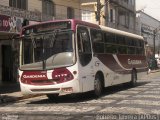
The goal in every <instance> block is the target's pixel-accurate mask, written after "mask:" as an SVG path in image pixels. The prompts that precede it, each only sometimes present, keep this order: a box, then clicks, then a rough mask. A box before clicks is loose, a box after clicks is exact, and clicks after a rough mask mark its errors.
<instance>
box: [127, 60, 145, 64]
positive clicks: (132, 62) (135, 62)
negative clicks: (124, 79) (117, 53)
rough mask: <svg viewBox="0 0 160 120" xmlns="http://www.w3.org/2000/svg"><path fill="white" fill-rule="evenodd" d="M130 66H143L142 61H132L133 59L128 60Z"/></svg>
mask: <svg viewBox="0 0 160 120" xmlns="http://www.w3.org/2000/svg"><path fill="white" fill-rule="evenodd" d="M128 64H129V65H130V64H134V65H138V64H142V61H141V60H131V59H128Z"/></svg>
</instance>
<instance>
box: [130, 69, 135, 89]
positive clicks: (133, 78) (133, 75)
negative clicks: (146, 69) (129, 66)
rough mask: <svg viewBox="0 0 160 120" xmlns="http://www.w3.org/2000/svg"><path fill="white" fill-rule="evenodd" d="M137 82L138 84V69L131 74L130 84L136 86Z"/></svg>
mask: <svg viewBox="0 0 160 120" xmlns="http://www.w3.org/2000/svg"><path fill="white" fill-rule="evenodd" d="M136 84H137V73H136V70H133V71H132V74H131V82H130V85H131V87H134V86H136Z"/></svg>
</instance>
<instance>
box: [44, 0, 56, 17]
mask: <svg viewBox="0 0 160 120" xmlns="http://www.w3.org/2000/svg"><path fill="white" fill-rule="evenodd" d="M42 8H43V10H42V11H43V14H45V15H50V16H54V15H55V9H54V8H55V5H54V3H53V2H52V1H51V0H43V4H42Z"/></svg>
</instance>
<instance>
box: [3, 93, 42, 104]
mask: <svg viewBox="0 0 160 120" xmlns="http://www.w3.org/2000/svg"><path fill="white" fill-rule="evenodd" d="M39 96H42V95H27V96H21V97H12V96H7V95H3V96H2V95H0V104H3V103H11V102H17V101H20V100H24V99H29V98H34V97H39Z"/></svg>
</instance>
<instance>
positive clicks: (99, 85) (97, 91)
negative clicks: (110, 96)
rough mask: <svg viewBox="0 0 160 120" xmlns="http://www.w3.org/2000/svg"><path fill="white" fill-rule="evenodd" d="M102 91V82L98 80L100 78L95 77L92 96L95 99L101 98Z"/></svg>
mask: <svg viewBox="0 0 160 120" xmlns="http://www.w3.org/2000/svg"><path fill="white" fill-rule="evenodd" d="M102 90H103V87H102V81H101V80H100V76H99V75H96V77H95V80H94V95H95V96H96V97H99V96H101V94H102Z"/></svg>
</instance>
